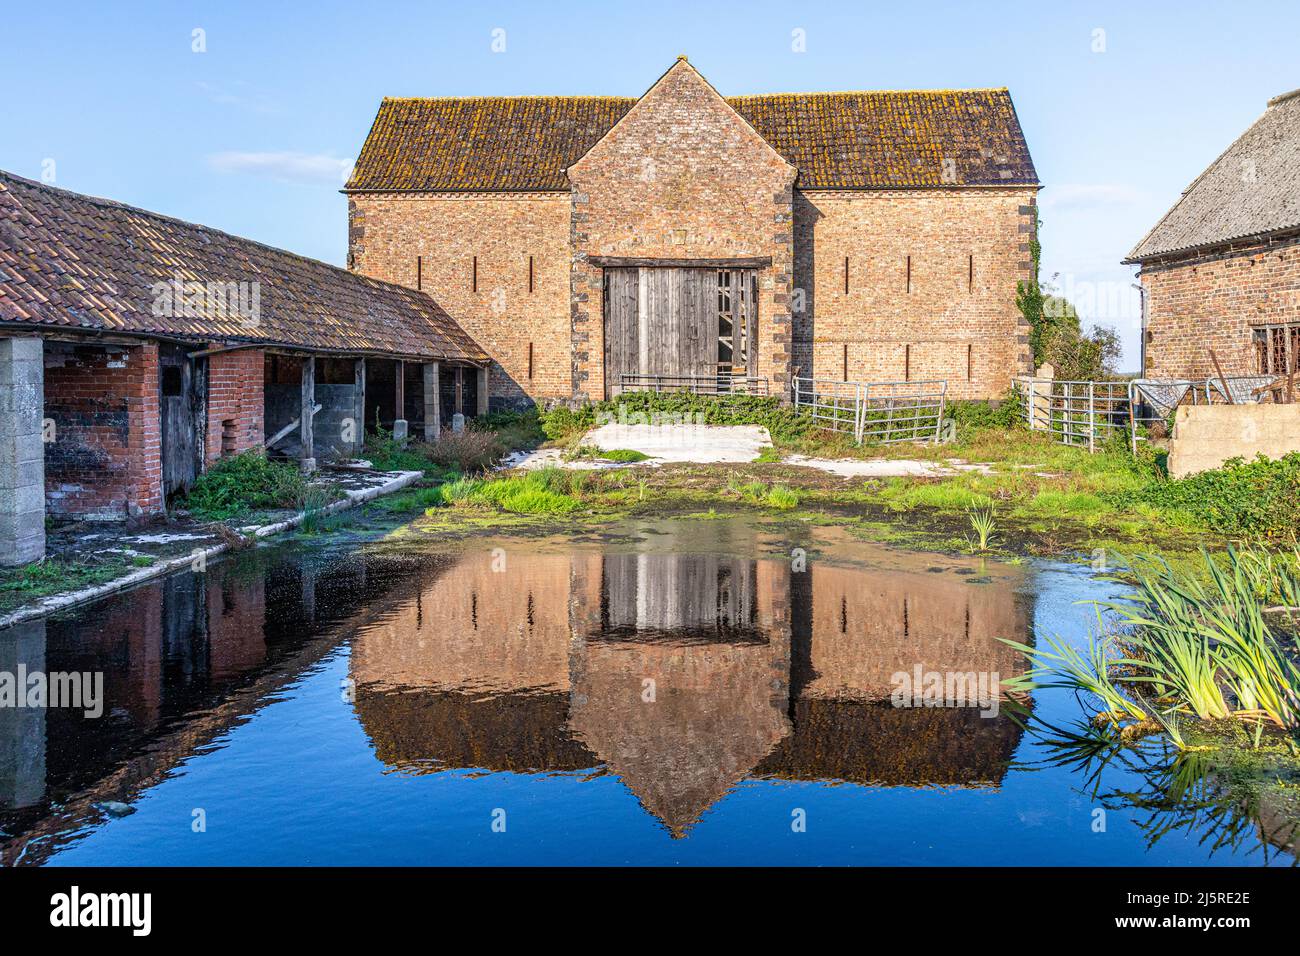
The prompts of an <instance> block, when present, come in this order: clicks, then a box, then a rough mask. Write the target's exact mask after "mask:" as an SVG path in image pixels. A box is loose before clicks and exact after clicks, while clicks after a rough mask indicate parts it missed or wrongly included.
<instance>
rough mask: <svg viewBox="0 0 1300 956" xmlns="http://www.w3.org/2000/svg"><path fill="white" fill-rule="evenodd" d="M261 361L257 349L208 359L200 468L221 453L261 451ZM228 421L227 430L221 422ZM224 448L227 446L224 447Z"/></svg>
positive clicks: (263, 362)
mask: <svg viewBox="0 0 1300 956" xmlns="http://www.w3.org/2000/svg"><path fill="white" fill-rule="evenodd" d="M265 377H266V372H265V358H264V353H263V352H262V351H261V349H244V350H241V351H238V352H222V353H220V354H218V355H212V356H209V357H208V423H207V440H206V442H205V444H204V448H203V461H204V466H205V467H206V466H208V465H211V464H212V463H213V462H215V461H216V460H217V459H218V458H220V457H221V456H222V454H223V447H224V451H225V452H226V453H229V454H236V455H237V454H239V453H240V452H241V451H248V450H249V449H250V448H261V447H262V442H263V441H264V440H265V438H266V436H265V435H264V434H263V427H264V422H263V415H264V411H265V401H264V399H263V392H264V389H263V385H264V382H265ZM227 421H230V422H231V423H232V427H231V429H230V430H229V431H227V429H226V428H225V424H224V423H225V422H227ZM225 446H228V447H225Z"/></svg>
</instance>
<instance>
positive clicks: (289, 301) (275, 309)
mask: <svg viewBox="0 0 1300 956" xmlns="http://www.w3.org/2000/svg"><path fill="white" fill-rule="evenodd" d="M176 278H180V280H181V281H183V282H196V281H197V282H203V283H205V284H206V283H209V282H216V283H239V282H246V283H253V282H256V283H257V287H256V288H257V292H258V310H257V315H256V317H255V321H248V319H247V318H246V317H245V316H241V315H240V314H238V313H237V312H233V311H232V310H230V309H226V310H224V311H223V310H221V309H220V308H219V307H218V309H217V310H215V311H214V312H213V314H209V307H208V304H207V301H206V298H205V301H204V302H203V304H202V306H201V307H200V309H197V310H196V311H198V312H199V314H194V315H185V314H183V313H184V311H185V310H183V309H179V310H178V309H175V308H172V309H170V310H168V309H156V308H155V304H156V302H157V301H158V294H157V289H156V286H157V284H158V283H171V282H173V281H174V280H175V279H176ZM248 288H249V289H250V291H251V289H252V286H251V285H250V286H249V287H248ZM156 311H162V312H170V314H163V315H155V314H154V313H155V312H156ZM178 313H180V314H178ZM7 323H23V324H28V325H42V326H55V327H60V328H63V329H67V330H80V331H87V332H121V333H136V334H153V335H159V336H168V337H176V338H182V339H185V338H188V339H195V340H198V341H220V342H232V343H240V342H257V343H260V342H265V343H267V344H272V345H283V346H292V347H302V348H307V349H311V350H316V351H322V352H347V353H379V354H392V355H400V356H409V357H415V358H426V357H427V358H430V359H450V360H470V361H485V360H486V358H487V356H486V354H485V353H484V352H483V350H482V349H481V348H479V346H478V345H477V344H475V342H474V341H473V340H472V339H471V338H470V337H469V335H467V334H466V333H465V332H464V331H463V330H462V329H461V328H460V326H459V325H457V324H456V323H455V321H453V320H452V319H451V317H450V316H448V315H447V313H446V312H444V311H443V310H442V308H441V307H439V305H438V304H437V303H436V302H434V300H433V299H431V298H429V296H427V295H425V294H424V293H422V292H416V291H414V290H411V289H406V288H403V287H402V286H397V285H392V284H390V283H387V282H379V281H377V280H375V279H370V278H367V277H365V276H362V275H358V274H356V273H353V272H349V271H347V270H346V269H340V268H338V267H337V266H331V265H327V264H326V263H324V262H319V261H317V260H315V259H308V258H305V257H303V256H298V255H294V254H293V253H291V252H285V251H284V250H282V249H275V248H272V247H271V246H264V245H262V244H261V243H258V242H253V241H252V240H249V239H241V238H239V237H238V236H232V235H229V234H228V233H224V232H220V231H219V230H216V229H209V228H207V227H206V226H198V225H194V224H193V223H188V222H183V221H181V220H179V219H172V218H170V217H168V216H160V215H158V214H157V213H152V212H148V211H146V210H143V209H136V208H134V207H132V206H125V205H123V204H121V203H117V202H112V201H111V200H107V199H97V198H95V197H92V196H84V195H81V194H80V193H74V192H69V191H68V190H65V189H55V188H53V187H51V186H46V185H43V184H41V183H37V182H33V181H31V180H28V179H23V178H21V177H18V176H14V175H11V174H9V173H6V172H4V171H0V329H3V327H4V325H5V324H7Z"/></svg>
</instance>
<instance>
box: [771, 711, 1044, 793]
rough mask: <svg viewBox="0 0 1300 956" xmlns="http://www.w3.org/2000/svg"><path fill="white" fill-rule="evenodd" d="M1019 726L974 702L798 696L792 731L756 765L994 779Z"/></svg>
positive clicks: (905, 781) (932, 781) (802, 776)
mask: <svg viewBox="0 0 1300 956" xmlns="http://www.w3.org/2000/svg"><path fill="white" fill-rule="evenodd" d="M1020 733H1021V731H1020V728H1019V726H1017V725H1016V723H1015V722H1014V721H1013V720H1011V719H1010V718H1009V717H1007V716H1005V715H1003V716H999V717H981V716H980V714H979V711H978V710H977V709H975V708H970V707H961V708H955V707H953V708H949V707H908V708H900V707H894V706H892V705H890V704H889V703H872V702H868V701H856V700H824V699H809V700H800V701H798V702H796V704H795V709H794V733H793V734H791V735H790V736H789V737H787V738H786V739H785V740H783V741H781V743H780V744H778V745H777V748H776V750H774V751H773V752H772V754H771V755H770V756H768V757H767V759H765V760H764V761H763V762H762V763H760V764H759V765H758V766H757V767H755V768H754V776H756V777H777V778H780V779H784V780H844V781H848V782H851V783H861V784H873V785H877V786H891V787H892V786H904V787H923V786H968V787H987V786H996V785H997V784H999V783H1001V781H1002V778H1003V777H1004V776H1005V775H1006V771H1007V765H1008V763H1009V762H1010V760H1011V756H1012V754H1013V753H1014V752H1015V749H1016V745H1017V744H1018V743H1019V740H1020Z"/></svg>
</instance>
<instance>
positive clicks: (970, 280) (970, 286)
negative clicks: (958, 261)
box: [966, 256, 975, 292]
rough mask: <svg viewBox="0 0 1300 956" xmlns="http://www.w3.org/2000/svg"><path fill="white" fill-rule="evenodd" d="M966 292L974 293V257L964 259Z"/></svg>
mask: <svg viewBox="0 0 1300 956" xmlns="http://www.w3.org/2000/svg"><path fill="white" fill-rule="evenodd" d="M966 291H967V292H974V291H975V257H974V256H968V257H967V259H966Z"/></svg>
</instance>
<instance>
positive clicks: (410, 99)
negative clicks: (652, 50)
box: [381, 93, 641, 103]
mask: <svg viewBox="0 0 1300 956" xmlns="http://www.w3.org/2000/svg"><path fill="white" fill-rule="evenodd" d="M640 98H641V97H639V96H615V95H613V94H610V95H605V94H600V93H525V94H522V95H519V96H514V95H511V94H499V93H476V94H473V95H470V96H385V97H384V98H383V99H382V100H381V102H383V103H432V102H453V103H454V102H463V101H466V100H632V101H636V100H639V99H640Z"/></svg>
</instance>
